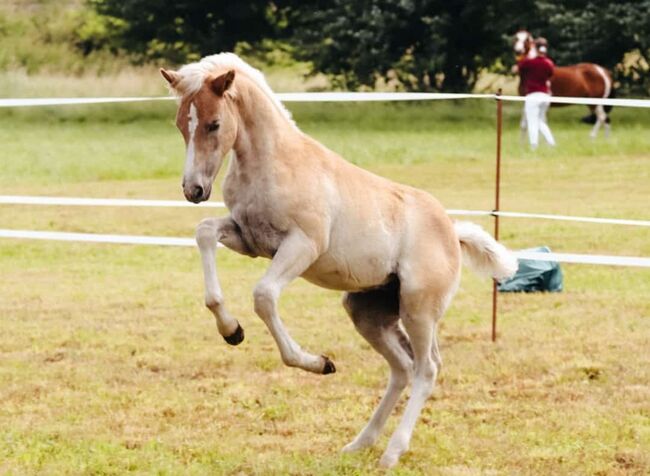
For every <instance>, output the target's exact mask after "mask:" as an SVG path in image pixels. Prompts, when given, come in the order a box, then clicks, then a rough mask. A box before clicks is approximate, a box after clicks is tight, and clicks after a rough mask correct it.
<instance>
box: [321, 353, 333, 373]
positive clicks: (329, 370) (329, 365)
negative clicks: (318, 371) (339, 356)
mask: <svg viewBox="0 0 650 476" xmlns="http://www.w3.org/2000/svg"><path fill="white" fill-rule="evenodd" d="M322 357H323V359H325V366H324V367H323V375H327V374H333V373H334V372H336V367H334V362H332V361H331V360H330V359H329V358H328V357H325V356H324V355H323V356H322Z"/></svg>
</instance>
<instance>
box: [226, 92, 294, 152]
mask: <svg viewBox="0 0 650 476" xmlns="http://www.w3.org/2000/svg"><path fill="white" fill-rule="evenodd" d="M241 86H242V87H241V90H240V91H239V94H240V97H239V100H238V104H239V124H238V131H237V138H236V139H235V144H234V150H235V154H236V157H237V161H238V162H240V165H244V163H251V162H253V163H256V164H260V163H263V162H268V161H270V160H272V159H273V158H274V157H277V156H278V154H281V153H282V149H283V148H284V147H285V144H287V142H288V141H292V140H295V137H296V134H300V131H298V129H297V128H296V127H295V126H294V125H293V124H292V123H290V122H289V120H288V119H287V118H286V117H285V115H284V114H283V113H282V112H281V111H280V110H279V109H278V107H277V106H276V105H275V104H274V103H273V101H272V100H271V98H269V97H268V96H267V95H266V94H265V93H264V92H263V91H261V90H260V89H259V88H258V87H257V86H256V85H255V84H253V83H252V82H251V81H245V82H244V84H242V85H241Z"/></svg>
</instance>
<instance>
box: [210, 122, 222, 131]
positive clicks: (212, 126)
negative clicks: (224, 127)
mask: <svg viewBox="0 0 650 476" xmlns="http://www.w3.org/2000/svg"><path fill="white" fill-rule="evenodd" d="M207 129H208V132H214V131H216V130H217V129H219V123H218V122H217V121H212V122H211V123H210V124H208V125H207Z"/></svg>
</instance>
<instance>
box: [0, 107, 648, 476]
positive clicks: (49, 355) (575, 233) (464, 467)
mask: <svg viewBox="0 0 650 476" xmlns="http://www.w3.org/2000/svg"><path fill="white" fill-rule="evenodd" d="M291 109H292V110H293V112H294V115H295V118H296V120H297V122H298V124H299V125H300V126H301V128H302V129H303V130H304V131H306V132H307V133H309V134H312V135H313V136H315V137H316V138H318V139H319V140H321V141H322V142H324V143H325V144H326V145H328V146H329V147H331V148H332V149H334V150H336V151H338V152H340V153H341V154H343V155H344V156H345V157H346V158H348V159H349V160H352V161H354V162H355V163H357V164H359V165H361V166H363V167H365V168H368V169H370V170H372V171H374V172H376V173H378V174H381V175H383V176H386V177H389V178H391V179H394V180H397V181H400V182H403V183H408V184H410V185H414V186H417V187H421V188H423V189H425V190H428V191H430V192H431V193H432V194H434V195H435V196H436V197H438V198H439V199H440V200H441V201H442V202H443V204H445V206H447V207H448V208H471V209H483V210H488V209H491V208H492V206H493V180H494V148H495V145H494V104H492V103H490V102H482V103H478V102H445V103H429V104H400V105H384V104H375V105H360V104H346V105H297V104H296V105H291ZM505 113H506V117H505V135H504V166H503V195H502V208H503V209H506V210H511V211H527V212H541V213H562V214H575V215H587V216H611V217H622V218H638V219H648V203H649V202H650V185H649V184H650V134H649V133H648V131H650V111H646V110H622V109H615V110H614V113H613V121H614V123H613V128H614V133H613V135H612V137H611V138H610V139H609V140H604V139H603V138H602V137H601V138H599V139H598V140H596V141H591V140H589V138H588V131H589V129H588V127H586V126H584V125H581V124H579V123H578V122H577V118H579V117H580V116H582V115H583V114H584V111H583V110H582V109H581V108H579V107H572V108H565V109H559V110H553V111H552V113H551V127H552V128H553V131H554V133H555V134H556V137H557V140H558V144H559V145H558V147H557V148H556V149H547V148H541V150H539V151H538V152H537V153H531V152H529V151H528V150H527V148H526V147H525V146H523V145H522V144H521V143H520V142H519V137H518V130H517V121H518V114H519V106H515V105H506V106H505ZM173 114H174V105H173V104H172V103H165V104H160V103H158V104H133V105H122V106H87V107H83V108H61V109H53V108H52V109H48V108H39V109H29V110H21V111H17V110H0V142H1V143H2V158H1V159H0V190H1V191H2V193H3V194H41V195H68V196H89V197H134V198H166V199H181V191H180V171H181V169H182V163H183V146H182V141H181V138H180V135H179V134H178V133H177V131H176V130H175V128H174V127H173ZM216 192H217V193H215V194H214V199H215V200H216V199H218V198H219V195H220V194H219V191H218V190H216ZM208 213H209V211H208V210H203V209H197V210H185V209H183V210H162V209H161V210H144V209H140V210H138V209H116V208H106V209H97V208H94V209H87V208H48V207H25V206H2V207H0V225H1V226H0V227H2V228H15V229H38V230H63V231H83V232H96V233H130V234H151V235H169V236H192V234H193V230H194V226H195V225H196V223H197V222H198V221H199V220H200V219H201V218H202V217H203V216H206V215H207V214H208ZM478 221H479V222H480V223H482V224H483V225H485V226H487V227H490V226H491V222H490V221H489V220H478ZM502 239H503V241H504V242H505V243H506V244H507V245H508V246H510V247H512V248H524V247H530V246H537V245H548V246H550V247H551V248H552V249H553V250H554V251H563V252H579V253H603V254H619V255H629V256H650V233H649V232H648V230H647V229H643V228H632V227H614V226H600V225H585V224H573V223H564V222H547V221H529V220H513V219H511V220H503V221H502ZM218 262H219V267H220V277H221V281H222V284H223V287H224V292H225V296H226V299H227V303H228V305H229V307H230V310H231V313H232V314H233V315H236V316H237V317H238V318H239V319H240V322H242V325H243V326H244V328H245V329H246V336H247V338H246V341H244V343H243V344H242V345H241V346H239V347H235V348H232V347H229V346H227V345H226V344H225V343H224V342H223V340H222V339H221V337H220V336H219V335H218V333H217V332H216V328H215V326H214V323H213V320H212V318H211V316H210V314H209V312H208V311H207V310H205V309H204V308H203V305H202V296H203V290H202V278H201V272H200V265H199V260H198V253H197V252H196V251H195V250H193V249H171V248H162V247H138V246H114V245H92V244H70V243H54V242H30V241H17V240H6V239H2V240H0V269H1V270H2V274H1V281H0V474H16V475H22V474H37V473H38V474H124V473H126V472H133V473H137V474H145V473H158V474H170V475H172V474H174V475H175V474H259V475H267V474H278V475H280V474H295V475H304V474H319V475H320V474H328V475H334V474H350V475H353V474H354V475H356V474H373V473H375V472H378V471H377V470H376V469H375V463H376V461H377V460H378V458H379V456H380V455H381V451H382V450H383V448H384V447H385V444H386V442H387V436H384V437H383V438H382V439H381V440H380V442H379V444H378V446H377V447H376V448H374V449H371V450H368V451H365V452H362V453H360V454H354V455H345V456H342V455H340V454H339V453H338V450H339V449H340V448H341V447H342V446H343V445H344V444H346V443H347V442H348V441H350V440H351V439H352V438H353V437H354V436H355V435H356V433H357V432H358V430H359V429H360V428H361V427H362V426H363V424H364V423H365V422H366V421H367V419H368V417H369V415H370V413H371V411H372V409H373V408H374V406H375V405H376V404H377V402H378V401H379V398H380V396H381V394H382V392H383V388H384V385H385V382H386V378H387V367H386V365H385V363H384V362H383V360H382V359H381V358H380V357H378V356H377V355H376V354H375V353H374V352H373V351H372V350H371V349H370V348H369V346H368V345H367V344H366V343H365V341H363V340H362V339H361V338H360V337H359V336H358V335H357V334H356V333H355V332H354V330H353V327H352V325H351V323H350V322H349V320H348V318H347V317H346V315H345V313H344V311H343V309H342V308H341V306H340V296H339V294H338V293H334V292H331V291H325V290H321V289H318V288H316V287H314V286H312V285H310V284H308V283H306V282H303V281H298V282H296V283H293V284H292V285H290V286H289V288H288V289H287V291H286V292H285V294H284V295H283V297H282V300H281V312H282V314H283V316H284V320H285V323H286V324H287V326H288V327H289V329H290V331H291V332H292V334H293V336H294V337H295V338H296V340H297V341H298V342H299V343H301V345H303V347H305V348H306V349H309V350H311V351H313V352H315V353H325V354H327V355H329V356H330V357H332V359H333V360H334V361H335V363H336V365H337V369H338V372H337V373H336V374H334V375H330V376H324V377H319V376H315V375H311V374H306V373H304V372H302V371H299V370H295V369H289V368H286V367H284V366H283V365H282V363H281V361H280V358H279V355H278V351H277V349H276V347H275V345H274V343H273V341H272V339H271V337H270V335H269V334H268V332H267V331H266V329H265V328H264V326H263V324H262V323H261V322H260V320H259V319H258V318H257V317H256V316H255V315H254V313H253V310H252V308H253V306H252V299H251V290H252V287H253V286H254V283H255V282H256V280H257V279H259V278H260V277H261V275H262V273H263V271H264V269H265V267H266V265H267V263H266V262H265V261H263V260H250V259H248V258H244V257H240V256H237V255H235V254H234V253H231V252H229V251H222V252H220V254H219V256H218ZM563 270H564V274H565V291H564V292H563V293H561V294H552V295H547V294H535V295H502V296H501V297H500V303H501V304H500V306H501V309H500V310H501V312H500V324H499V325H500V332H499V341H498V342H497V343H496V344H492V343H491V342H489V316H490V309H491V307H490V306H491V297H490V296H491V285H490V283H489V282H486V281H483V280H480V279H478V278H476V277H475V276H473V275H472V274H471V273H469V272H467V273H465V274H464V277H463V281H462V284H461V289H460V291H459V293H458V295H457V297H456V299H455V301H454V303H453V304H452V307H451V309H450V310H449V312H448V313H447V316H446V317H445V319H444V320H443V322H442V324H441V329H440V335H441V346H442V354H443V358H444V360H445V366H444V367H443V370H442V373H441V375H440V377H439V380H438V384H439V385H438V386H437V388H436V391H435V392H434V395H433V397H432V398H431V400H430V401H429V403H428V405H427V406H426V408H425V410H424V412H423V416H422V419H421V421H420V422H419V424H418V425H417V426H416V430H415V434H414V438H413V441H412V444H411V451H410V452H409V453H408V454H407V455H405V456H404V457H403V458H402V461H401V463H400V466H399V467H398V469H397V470H395V471H394V472H393V473H394V474H403V475H407V474H408V475H411V474H413V475H415V474H444V475H474V474H554V475H557V474H600V475H605V474H608V475H609V474H615V475H617V474H620V475H623V474H639V475H640V474H647V473H648V472H650V299H649V298H648V297H649V296H650V270H648V269H633V268H618V267H598V266H585V265H565V266H563ZM403 403H404V398H403V399H402V401H401V403H400V405H399V407H398V410H402V409H403ZM396 421H397V419H396V418H394V417H393V418H392V419H391V420H390V421H389V424H388V428H387V432H386V435H389V434H390V431H391V430H392V429H393V428H394V426H395V424H396Z"/></svg>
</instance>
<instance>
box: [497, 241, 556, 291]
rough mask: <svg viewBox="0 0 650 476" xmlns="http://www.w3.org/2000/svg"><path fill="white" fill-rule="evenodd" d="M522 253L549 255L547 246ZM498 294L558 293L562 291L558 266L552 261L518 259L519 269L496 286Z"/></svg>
mask: <svg viewBox="0 0 650 476" xmlns="http://www.w3.org/2000/svg"><path fill="white" fill-rule="evenodd" d="M524 251H535V252H538V253H550V252H551V250H550V249H549V248H548V247H547V246H541V247H539V248H531V249H529V250H524ZM497 289H498V290H499V292H503V293H508V292H525V293H532V292H540V291H549V292H553V293H558V292H560V291H562V270H561V269H560V264H559V263H556V262H554V261H538V260H532V259H520V260H519V269H518V270H517V272H516V273H515V275H514V276H513V277H512V278H510V279H506V280H505V281H502V282H500V283H499V285H498V286H497Z"/></svg>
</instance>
